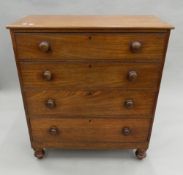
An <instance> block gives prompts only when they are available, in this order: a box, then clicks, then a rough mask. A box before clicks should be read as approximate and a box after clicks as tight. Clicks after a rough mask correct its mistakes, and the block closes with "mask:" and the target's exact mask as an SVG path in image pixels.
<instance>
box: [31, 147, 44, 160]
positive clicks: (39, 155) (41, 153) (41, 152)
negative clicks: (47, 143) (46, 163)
mask: <svg viewBox="0 0 183 175" xmlns="http://www.w3.org/2000/svg"><path fill="white" fill-rule="evenodd" d="M44 155H45V151H44V149H36V150H35V151H34V156H35V157H37V158H38V159H42V158H43V157H44Z"/></svg>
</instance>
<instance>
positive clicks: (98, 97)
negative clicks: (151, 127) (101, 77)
mask: <svg viewBox="0 0 183 175" xmlns="http://www.w3.org/2000/svg"><path fill="white" fill-rule="evenodd" d="M25 97H26V103H27V105H28V112H29V115H30V116H38V115H48V116H51V115H58V116H62V117H65V116H71V117H72V116H79V117H86V116H104V117H108V116H119V117H121V116H128V115H132V117H135V115H138V116H140V117H143V116H144V115H145V116H148V117H151V116H152V113H153V107H154V105H153V104H154V102H155V99H156V98H155V97H156V93H155V92H152V91H127V90H121V89H102V90H99V89H97V90H95V89H91V90H70V89H65V90H64V89H62V90H50V91H49V90H40V91H37V90H35V91H34V90H32V91H25Z"/></svg>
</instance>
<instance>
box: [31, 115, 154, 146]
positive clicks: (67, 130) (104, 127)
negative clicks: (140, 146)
mask: <svg viewBox="0 0 183 175" xmlns="http://www.w3.org/2000/svg"><path fill="white" fill-rule="evenodd" d="M150 124H151V120H150V119H107V120H106V119H77V120H76V119H69V118H68V119H47V118H41V119H31V130H32V136H33V141H34V142H38V143H41V142H43V143H44V142H51V143H52V144H53V143H57V142H61V143H71V142H72V143H73V144H74V143H78V142H85V143H91V142H93V143H95V142H97V143H100V142H117V143H120V142H145V141H147V137H148V133H149V129H150Z"/></svg>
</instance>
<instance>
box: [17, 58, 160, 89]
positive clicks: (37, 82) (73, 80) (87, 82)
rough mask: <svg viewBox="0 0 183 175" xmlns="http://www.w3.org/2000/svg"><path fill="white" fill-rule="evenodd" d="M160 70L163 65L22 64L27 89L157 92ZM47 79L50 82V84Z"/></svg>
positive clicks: (116, 63) (106, 63) (97, 63)
mask: <svg viewBox="0 0 183 175" xmlns="http://www.w3.org/2000/svg"><path fill="white" fill-rule="evenodd" d="M160 70H161V64H158V63H151V64H150V63H149V64H147V63H138V64H137V63H121V62H109V63H108V62H102V63H100V62H74V63H73V62H71V63H70V62H69V63H65V62H62V63H59V64H58V62H51V63H42V62H41V63H35V62H34V63H32V62H31V63H30V62H26V63H25V62H23V63H20V71H21V73H22V79H23V84H24V86H23V87H24V88H45V87H46V88H68V87H72V88H73V87H77V88H94V87H108V88H109V87H111V88H112V87H115V88H129V89H141V88H152V89H157V88H158V85H159V74H160ZM45 72H47V75H45V76H43V74H45ZM48 72H49V73H48ZM134 72H135V73H134ZM134 74H137V75H134ZM46 77H47V78H46ZM48 79H49V80H50V81H47V80H48ZM135 79H136V80H135ZM133 80H134V81H133Z"/></svg>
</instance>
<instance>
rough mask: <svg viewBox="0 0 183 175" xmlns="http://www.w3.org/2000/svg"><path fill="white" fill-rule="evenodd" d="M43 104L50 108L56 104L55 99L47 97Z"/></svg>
mask: <svg viewBox="0 0 183 175" xmlns="http://www.w3.org/2000/svg"><path fill="white" fill-rule="evenodd" d="M45 105H46V107H47V108H50V109H52V108H54V107H55V106H56V103H55V100H53V99H48V100H46V101H45Z"/></svg>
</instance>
